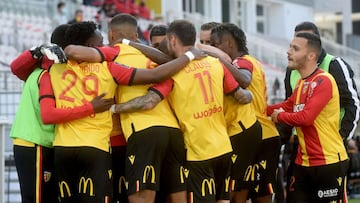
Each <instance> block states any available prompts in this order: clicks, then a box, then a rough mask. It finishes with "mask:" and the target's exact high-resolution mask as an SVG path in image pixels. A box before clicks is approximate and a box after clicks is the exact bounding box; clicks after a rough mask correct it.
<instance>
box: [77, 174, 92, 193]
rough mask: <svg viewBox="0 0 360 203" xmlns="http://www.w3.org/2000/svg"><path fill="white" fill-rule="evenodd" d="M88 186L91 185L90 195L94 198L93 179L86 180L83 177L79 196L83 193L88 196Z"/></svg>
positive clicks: (80, 182)
mask: <svg viewBox="0 0 360 203" xmlns="http://www.w3.org/2000/svg"><path fill="white" fill-rule="evenodd" d="M88 185H89V195H90V196H94V184H93V181H92V180H91V178H87V179H85V178H84V177H81V178H80V181H79V194H81V193H84V194H86V191H87V188H88ZM82 186H84V187H82ZM81 188H82V190H81Z"/></svg>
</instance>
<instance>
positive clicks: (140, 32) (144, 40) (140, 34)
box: [137, 26, 149, 45]
mask: <svg viewBox="0 0 360 203" xmlns="http://www.w3.org/2000/svg"><path fill="white" fill-rule="evenodd" d="M137 32H138V41H139V42H140V43H142V44H146V45H149V42H148V41H147V40H146V38H145V36H144V34H143V31H142V30H141V28H140V27H139V26H138V27H137Z"/></svg>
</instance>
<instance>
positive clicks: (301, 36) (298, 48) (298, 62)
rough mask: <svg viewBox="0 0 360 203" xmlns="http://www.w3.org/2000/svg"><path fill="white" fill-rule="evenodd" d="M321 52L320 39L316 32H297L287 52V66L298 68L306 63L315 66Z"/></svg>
mask: <svg viewBox="0 0 360 203" xmlns="http://www.w3.org/2000/svg"><path fill="white" fill-rule="evenodd" d="M320 53H321V40H320V37H319V36H318V35H316V34H313V33H309V32H299V33H297V34H296V35H295V37H294V38H293V40H292V41H291V43H290V47H289V50H288V51H287V54H288V67H289V68H291V69H299V68H301V67H307V66H306V65H307V64H312V65H311V66H314V67H316V64H317V60H318V58H319V55H320Z"/></svg>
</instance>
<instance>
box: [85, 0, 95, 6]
mask: <svg viewBox="0 0 360 203" xmlns="http://www.w3.org/2000/svg"><path fill="white" fill-rule="evenodd" d="M92 2H93V0H83V4H84V5H86V6H91V5H92Z"/></svg>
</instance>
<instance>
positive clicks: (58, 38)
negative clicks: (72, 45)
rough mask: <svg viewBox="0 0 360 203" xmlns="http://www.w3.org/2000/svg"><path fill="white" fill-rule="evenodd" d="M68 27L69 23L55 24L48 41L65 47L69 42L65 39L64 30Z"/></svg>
mask: <svg viewBox="0 0 360 203" xmlns="http://www.w3.org/2000/svg"><path fill="white" fill-rule="evenodd" d="M69 27H70V25H69V24H62V25H59V26H57V27H56V28H55V29H54V30H53V32H52V33H51V38H50V42H51V43H54V44H57V45H59V46H60V47H61V48H63V49H64V48H65V47H66V46H67V45H68V44H69V43H68V42H67V41H66V37H65V34H66V31H67V30H68V28H69Z"/></svg>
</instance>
